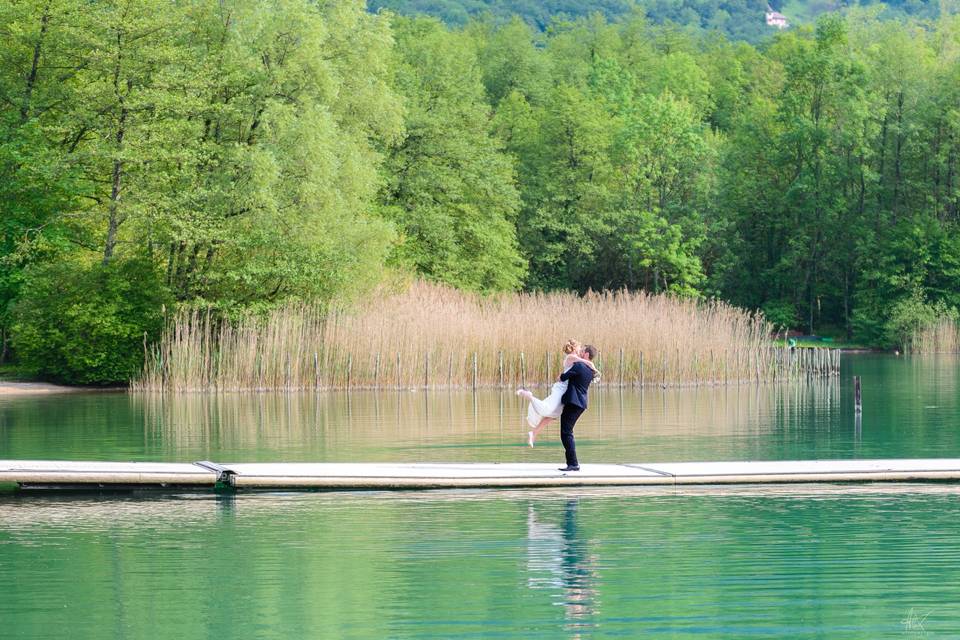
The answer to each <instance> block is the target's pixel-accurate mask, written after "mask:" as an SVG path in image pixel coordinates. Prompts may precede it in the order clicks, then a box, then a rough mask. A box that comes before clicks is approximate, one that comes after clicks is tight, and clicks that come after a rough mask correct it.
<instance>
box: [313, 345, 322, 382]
mask: <svg viewBox="0 0 960 640" xmlns="http://www.w3.org/2000/svg"><path fill="white" fill-rule="evenodd" d="M313 386H314V388H316V389H319V388H320V356H319V354H318V353H317V352H316V351H314V352H313Z"/></svg>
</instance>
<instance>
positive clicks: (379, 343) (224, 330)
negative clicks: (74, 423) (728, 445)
mask: <svg viewBox="0 0 960 640" xmlns="http://www.w3.org/2000/svg"><path fill="white" fill-rule="evenodd" d="M771 330H772V326H771V325H770V324H769V323H768V322H766V321H765V320H764V319H763V318H762V317H761V316H757V315H753V314H750V313H747V312H745V311H743V310H740V309H737V308H735V307H732V306H730V305H728V304H725V303H722V302H715V301H711V302H703V301H695V300H688V299H681V298H676V297H672V296H667V295H648V294H645V293H629V292H616V293H597V294H590V295H587V296H583V297H581V296H577V295H574V294H569V293H549V294H542V293H531V294H501V295H497V296H492V297H483V296H478V295H474V294H469V293H464V292H460V291H456V290H453V289H450V288H448V287H444V286H440V285H435V284H429V283H424V282H418V283H415V284H413V285H412V286H410V287H409V288H408V289H407V290H405V291H403V292H402V293H396V294H389V295H386V294H385V295H377V296H373V297H372V298H371V299H369V300H368V301H367V302H366V303H364V304H360V305H354V306H351V307H346V306H339V307H333V308H332V309H330V310H328V311H327V312H326V313H321V312H320V311H319V309H318V308H316V307H312V306H307V305H290V306H286V307H283V308H280V309H278V310H275V311H273V312H272V313H270V314H269V315H267V316H265V317H257V316H252V315H251V316H247V317H245V318H243V319H241V320H239V321H234V322H231V321H215V320H214V319H213V318H212V317H211V316H210V315H209V314H207V313H202V312H198V311H181V312H179V313H178V314H176V315H175V316H174V317H173V318H171V320H170V322H169V323H168V326H167V329H166V331H165V332H164V334H163V337H162V338H161V340H160V342H159V343H158V344H157V345H154V346H153V347H152V348H149V349H148V352H147V354H146V356H147V357H146V364H145V367H144V371H143V375H142V376H141V377H140V379H138V380H136V381H135V382H134V384H133V386H134V388H137V389H143V390H161V389H163V390H176V391H199V390H260V389H263V390H265V389H312V388H410V387H413V388H422V387H473V386H491V385H503V386H521V385H522V386H535V385H539V384H544V383H547V382H549V381H552V380H554V379H555V378H556V376H557V375H558V374H559V373H560V367H561V362H562V354H561V353H560V347H561V345H562V344H563V343H564V342H565V341H566V340H567V339H568V338H576V339H578V340H580V341H581V342H584V343H590V344H593V345H595V346H596V347H597V348H598V349H599V350H600V355H599V357H598V359H597V362H596V364H597V366H598V368H600V370H601V371H602V374H603V376H602V383H604V384H623V385H681V384H714V383H721V384H722V383H728V382H737V381H742V380H756V381H768V380H773V379H776V378H778V377H780V378H784V377H791V376H802V375H813V374H817V375H820V374H824V375H827V374H829V373H831V372H832V371H833V370H834V369H835V365H836V356H835V354H832V353H830V352H826V351H823V352H820V353H812V352H811V353H810V354H806V353H805V354H800V353H799V352H798V353H797V354H794V353H792V352H790V351H789V350H787V349H784V348H775V347H774V346H773V345H772V343H771V341H770V339H769V336H770V333H771ZM801 351H804V352H806V351H811V350H801Z"/></svg>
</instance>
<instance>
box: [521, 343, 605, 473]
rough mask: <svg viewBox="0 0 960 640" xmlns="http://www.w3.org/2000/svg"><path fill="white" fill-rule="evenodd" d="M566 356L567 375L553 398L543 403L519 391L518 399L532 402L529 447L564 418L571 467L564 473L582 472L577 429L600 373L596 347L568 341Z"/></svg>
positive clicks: (562, 437) (562, 427) (553, 389)
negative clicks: (594, 381)
mask: <svg viewBox="0 0 960 640" xmlns="http://www.w3.org/2000/svg"><path fill="white" fill-rule="evenodd" d="M563 352H564V353H565V354H566V356H565V357H564V359H563V372H562V373H561V374H560V378H559V379H558V381H557V382H555V383H554V384H553V387H551V389H550V395H548V396H547V397H546V398H544V399H543V400H540V399H538V398H535V397H534V396H533V394H532V393H530V392H529V391H527V390H526V389H518V390H517V395H518V396H522V397H524V398H526V399H527V400H529V401H530V406H529V408H528V409H527V423H528V424H529V425H530V427H531V429H532V430H531V431H529V432H527V442H528V443H529V445H530V446H531V447H532V446H533V443H534V441H535V440H536V439H537V436H538V435H540V431H542V430H543V428H544V427H545V426H547V425H548V424H550V423H551V422H552V421H553V420H556V419H557V418H560V442H562V443H563V450H564V452H565V453H566V457H567V466H566V467H564V468H562V469H560V471H579V470H580V463H579V462H578V461H577V446H576V442H575V441H574V438H573V427H574V426H575V425H576V424H577V420H578V419H579V418H580V416H581V415H582V414H583V412H584V411H586V410H587V389H588V388H589V387H590V383H591V382H593V379H594V378H595V377H599V376H600V372H599V371H597V368H596V367H595V366H594V364H593V359H594V358H596V357H597V350H596V348H595V347H593V346H592V345H589V344H587V345H583V346H581V345H580V343H579V342H577V341H576V340H568V341H567V343H566V344H565V345H563Z"/></svg>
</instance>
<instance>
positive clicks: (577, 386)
mask: <svg viewBox="0 0 960 640" xmlns="http://www.w3.org/2000/svg"><path fill="white" fill-rule="evenodd" d="M560 379H561V380H566V382H567V390H566V392H565V393H564V394H563V397H562V398H561V399H560V401H561V402H563V413H561V414H560V442H562V443H563V450H564V452H565V453H566V455H567V466H568V467H579V466H580V463H579V462H577V444H576V441H575V440H574V439H573V427H574V426H575V425H576V424H577V420H578V419H579V418H580V415H581V414H582V413H583V412H584V411H586V410H587V389H588V388H589V387H590V383H591V382H593V369H591V368H590V367H588V366H587V365H585V364H583V363H582V362H577V363H576V364H574V365H573V366H572V367H570V369H569V370H568V371H567V372H566V373H563V374H561V375H560Z"/></svg>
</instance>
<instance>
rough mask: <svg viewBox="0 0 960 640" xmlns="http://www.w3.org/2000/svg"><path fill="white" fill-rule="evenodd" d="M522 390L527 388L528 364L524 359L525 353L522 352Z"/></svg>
mask: <svg viewBox="0 0 960 640" xmlns="http://www.w3.org/2000/svg"><path fill="white" fill-rule="evenodd" d="M520 388H521V389H526V388H527V364H526V362H525V361H524V358H523V351H521V352H520Z"/></svg>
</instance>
